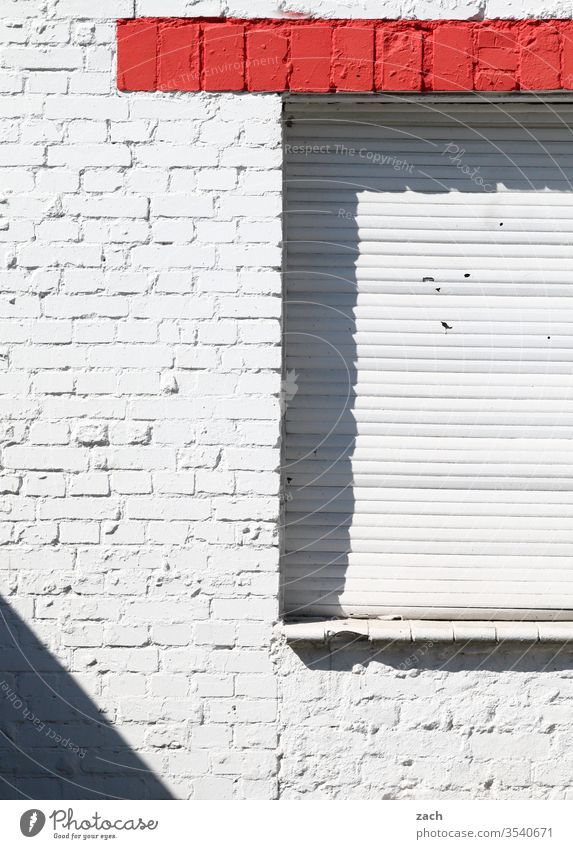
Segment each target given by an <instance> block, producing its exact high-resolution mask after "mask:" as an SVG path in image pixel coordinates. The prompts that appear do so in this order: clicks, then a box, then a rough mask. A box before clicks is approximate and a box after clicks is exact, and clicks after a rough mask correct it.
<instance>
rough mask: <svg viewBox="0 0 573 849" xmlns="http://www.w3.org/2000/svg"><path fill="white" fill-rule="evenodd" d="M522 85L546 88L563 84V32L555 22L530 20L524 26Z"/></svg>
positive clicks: (530, 88) (531, 87) (538, 89)
mask: <svg viewBox="0 0 573 849" xmlns="http://www.w3.org/2000/svg"><path fill="white" fill-rule="evenodd" d="M519 40H520V47H521V63H520V69H519V85H520V88H522V89H528V90H531V91H542V90H544V89H558V88H560V58H559V47H560V43H559V35H558V31H557V29H556V27H554V26H553V25H552V24H545V23H540V24H538V25H532V24H529V25H527V26H524V27H523V28H522V29H521V30H520V39H519Z"/></svg>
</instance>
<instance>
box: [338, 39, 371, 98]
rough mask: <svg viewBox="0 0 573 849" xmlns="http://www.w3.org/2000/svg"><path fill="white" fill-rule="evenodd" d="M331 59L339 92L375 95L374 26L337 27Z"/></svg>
mask: <svg viewBox="0 0 573 849" xmlns="http://www.w3.org/2000/svg"><path fill="white" fill-rule="evenodd" d="M332 57H333V58H332V82H333V84H334V86H335V88H336V89H337V90H338V91H372V88H373V86H374V26H368V25H366V24H361V25H359V26H352V25H350V26H343V27H337V28H336V29H335V30H334V36H333V44H332Z"/></svg>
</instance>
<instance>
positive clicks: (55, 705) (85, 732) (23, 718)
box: [0, 597, 173, 800]
mask: <svg viewBox="0 0 573 849" xmlns="http://www.w3.org/2000/svg"><path fill="white" fill-rule="evenodd" d="M0 657H1V659H2V660H1V667H2V668H1V670H0V799H3V800H4V799H22V798H29V799H62V798H63V799H110V798H111V799H172V798H173V796H172V795H171V793H170V792H169V790H168V789H167V787H166V786H165V785H164V784H163V782H162V781H161V779H159V778H158V777H157V776H156V775H155V774H154V773H153V772H152V771H151V770H150V769H149V768H148V767H147V766H146V764H145V763H144V761H143V760H141V758H140V757H139V756H138V755H136V754H135V753H134V752H133V750H132V749H131V747H130V746H129V744H128V743H127V742H126V741H125V740H124V739H123V737H122V736H121V734H119V732H118V731H117V730H116V729H115V728H114V727H113V726H112V725H111V724H110V722H109V721H108V720H107V719H106V717H105V715H104V713H103V712H102V710H101V709H100V708H98V706H97V704H96V703H95V702H94V701H93V700H92V699H91V698H90V697H89V696H88V695H87V694H86V693H85V692H84V690H83V689H82V688H81V687H80V686H79V685H78V684H77V683H76V681H75V680H74V677H73V675H72V674H71V673H70V672H69V671H67V670H66V669H65V668H64V666H63V665H62V664H61V663H60V661H59V660H57V659H56V658H55V657H54V655H53V654H52V653H51V652H50V651H49V650H48V649H47V648H46V646H44V645H43V644H42V642H41V641H40V640H39V639H38V638H37V637H36V635H35V634H34V632H33V631H32V630H31V629H30V628H29V627H28V625H26V623H25V622H24V621H23V620H22V619H21V617H20V616H19V615H18V614H17V613H16V612H15V611H14V610H13V609H12V608H11V606H10V605H9V604H8V603H7V602H6V600H5V599H2V598H1V597H0Z"/></svg>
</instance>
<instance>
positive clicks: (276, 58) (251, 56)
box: [246, 27, 288, 91]
mask: <svg viewBox="0 0 573 849" xmlns="http://www.w3.org/2000/svg"><path fill="white" fill-rule="evenodd" d="M287 55H288V37H287V31H285V29H284V28H277V27H267V28H262V27H261V28H259V27H256V28H252V29H249V30H248V31H247V63H246V68H247V88H248V89H249V91H284V90H285V89H286V88H287V73H288V68H287V61H286V60H287Z"/></svg>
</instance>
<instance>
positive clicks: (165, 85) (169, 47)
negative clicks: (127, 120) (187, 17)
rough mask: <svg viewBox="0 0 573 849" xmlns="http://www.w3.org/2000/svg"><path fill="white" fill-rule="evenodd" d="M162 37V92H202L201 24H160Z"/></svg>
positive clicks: (160, 87)
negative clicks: (200, 89) (200, 76)
mask: <svg viewBox="0 0 573 849" xmlns="http://www.w3.org/2000/svg"><path fill="white" fill-rule="evenodd" d="M158 33H159V34H158V81H157V88H158V90H159V91H198V90H199V88H200V79H199V69H200V38H199V35H200V26H199V24H194V23H191V22H189V21H184V22H181V21H177V22H176V23H175V22H172V21H171V22H167V23H162V24H160V26H159V31H158Z"/></svg>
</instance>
